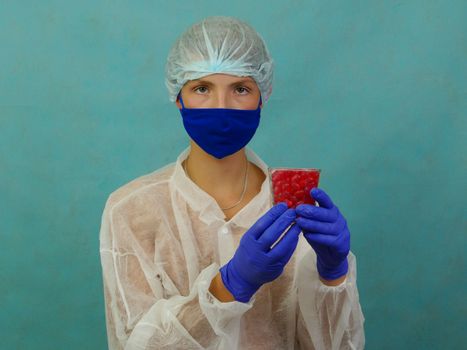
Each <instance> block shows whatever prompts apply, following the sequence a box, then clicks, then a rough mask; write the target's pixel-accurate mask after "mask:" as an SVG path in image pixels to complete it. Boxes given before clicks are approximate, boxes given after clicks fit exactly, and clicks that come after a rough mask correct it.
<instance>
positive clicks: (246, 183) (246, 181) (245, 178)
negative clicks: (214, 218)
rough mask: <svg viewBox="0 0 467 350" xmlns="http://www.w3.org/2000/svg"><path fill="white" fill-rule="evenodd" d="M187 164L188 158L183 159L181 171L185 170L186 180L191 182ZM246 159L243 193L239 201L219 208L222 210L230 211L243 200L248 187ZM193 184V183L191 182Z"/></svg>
mask: <svg viewBox="0 0 467 350" xmlns="http://www.w3.org/2000/svg"><path fill="white" fill-rule="evenodd" d="M187 163H188V157H187V158H186V159H185V162H184V163H183V169H184V170H185V173H186V174H187V176H188V178H189V179H190V180H191V181H193V179H192V178H191V176H190V174H188V170H187V169H186V164H187ZM247 175H248V158H246V167H245V176H244V178H243V191H242V195H241V197H240V199H239V201H238V202H237V203H235V204H234V205H232V206H230V207H227V208H221V209H222V210H228V209H232V208H233V207H236V206H237V205H239V204H240V203H241V202H242V200H243V196H244V195H245V192H246V188H247V185H248V176H247ZM193 182H194V181H193Z"/></svg>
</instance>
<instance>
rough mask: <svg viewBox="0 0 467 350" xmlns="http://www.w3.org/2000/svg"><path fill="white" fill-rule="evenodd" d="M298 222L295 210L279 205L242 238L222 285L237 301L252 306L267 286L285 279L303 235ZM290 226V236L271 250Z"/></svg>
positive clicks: (226, 269)
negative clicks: (254, 295) (289, 264)
mask: <svg viewBox="0 0 467 350" xmlns="http://www.w3.org/2000/svg"><path fill="white" fill-rule="evenodd" d="M295 218H296V214H295V209H287V204H285V203H279V204H277V205H275V206H273V207H272V208H271V209H269V210H268V212H267V213H265V214H264V215H263V216H262V217H261V218H259V220H258V221H256V223H255V224H254V225H253V226H252V227H251V228H250V229H249V230H248V231H246V232H245V234H244V235H243V236H242V238H241V240H240V244H239V246H238V248H237V250H236V252H235V254H234V256H233V257H232V259H231V260H230V261H229V262H228V263H227V264H225V265H224V266H222V267H221V269H220V273H221V277H222V281H223V282H224V285H225V287H226V288H227V289H228V290H229V291H230V293H231V294H232V295H233V296H234V298H235V300H238V301H241V302H248V301H249V300H250V298H251V297H252V296H253V294H255V293H256V291H257V290H258V289H259V288H260V287H261V286H262V285H263V284H264V283H267V282H271V281H273V280H275V279H276V278H277V277H279V276H280V275H281V273H282V271H283V270H284V267H285V265H286V264H287V262H288V261H289V260H290V258H291V256H292V254H293V252H294V250H295V247H296V246H297V243H298V237H299V235H300V232H301V231H300V227H298V225H297V224H295V223H293V221H294V220H295ZM292 223H293V224H292ZM290 224H292V226H291V227H290V229H289V230H288V231H287V233H286V234H285V235H284V236H283V237H282V238H281V240H280V241H279V242H278V243H277V244H276V245H275V246H274V247H273V248H272V249H271V248H270V247H271V245H272V244H273V243H274V242H276V241H277V239H278V238H279V237H280V236H281V234H282V233H283V232H284V231H285V229H287V227H289V225H290Z"/></svg>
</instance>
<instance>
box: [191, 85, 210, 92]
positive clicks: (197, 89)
mask: <svg viewBox="0 0 467 350" xmlns="http://www.w3.org/2000/svg"><path fill="white" fill-rule="evenodd" d="M200 89H206V90H207V87H206V86H197V87H195V88H194V89H193V91H199V90H200ZM199 92H201V93H203V92H202V91H199ZM205 92H206V91H205Z"/></svg>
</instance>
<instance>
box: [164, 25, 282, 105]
mask: <svg viewBox="0 0 467 350" xmlns="http://www.w3.org/2000/svg"><path fill="white" fill-rule="evenodd" d="M273 68H274V62H273V60H272V58H271V56H270V54H269V51H268V49H267V47H266V43H265V42H264V40H263V39H262V37H261V36H260V35H259V34H258V33H257V32H256V30H255V29H254V28H253V27H251V26H250V25H249V24H247V23H245V22H243V21H240V20H239V19H236V18H233V17H225V16H211V17H207V18H205V19H204V20H202V21H200V22H198V23H195V24H193V25H192V26H191V27H190V28H188V29H187V30H186V31H185V32H184V33H183V34H182V35H181V36H180V37H179V38H178V39H177V40H176V42H175V43H174V45H173V47H172V48H171V50H170V52H169V55H168V57H167V63H166V79H165V84H166V86H167V88H168V90H169V98H170V101H172V102H175V101H176V99H177V95H178V93H179V92H180V90H181V88H182V87H183V85H184V84H185V83H186V82H187V81H189V80H194V79H199V78H201V77H203V76H206V75H210V74H214V73H225V74H232V75H236V76H250V77H251V78H253V79H254V80H255V82H256V84H257V85H258V88H259V90H260V92H261V96H262V99H263V102H266V101H267V100H268V99H269V96H270V95H271V92H272V80H273Z"/></svg>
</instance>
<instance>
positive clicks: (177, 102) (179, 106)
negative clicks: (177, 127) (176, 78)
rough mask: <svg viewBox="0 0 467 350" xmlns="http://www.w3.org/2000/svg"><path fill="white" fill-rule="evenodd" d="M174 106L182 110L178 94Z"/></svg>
mask: <svg viewBox="0 0 467 350" xmlns="http://www.w3.org/2000/svg"><path fill="white" fill-rule="evenodd" d="M175 104H176V105H177V107H178V109H182V104H181V103H180V93H179V94H178V95H177V99H176V100H175Z"/></svg>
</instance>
